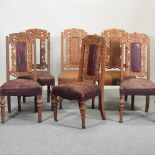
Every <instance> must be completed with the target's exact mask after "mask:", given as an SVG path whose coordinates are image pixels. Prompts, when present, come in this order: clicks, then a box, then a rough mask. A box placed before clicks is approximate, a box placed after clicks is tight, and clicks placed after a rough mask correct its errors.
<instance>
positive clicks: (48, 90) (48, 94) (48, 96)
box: [47, 85, 51, 102]
mask: <svg viewBox="0 0 155 155" xmlns="http://www.w3.org/2000/svg"><path fill="white" fill-rule="evenodd" d="M50 88H51V86H50V85H48V86H47V102H50V91H51V90H50Z"/></svg>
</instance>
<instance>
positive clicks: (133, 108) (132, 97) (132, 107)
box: [131, 95, 135, 110]
mask: <svg viewBox="0 0 155 155" xmlns="http://www.w3.org/2000/svg"><path fill="white" fill-rule="evenodd" d="M134 102H135V96H134V95H131V110H135V105H134Z"/></svg>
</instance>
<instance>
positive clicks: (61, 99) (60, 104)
mask: <svg viewBox="0 0 155 155" xmlns="http://www.w3.org/2000/svg"><path fill="white" fill-rule="evenodd" d="M62 101H63V98H62V97H59V109H62Z"/></svg>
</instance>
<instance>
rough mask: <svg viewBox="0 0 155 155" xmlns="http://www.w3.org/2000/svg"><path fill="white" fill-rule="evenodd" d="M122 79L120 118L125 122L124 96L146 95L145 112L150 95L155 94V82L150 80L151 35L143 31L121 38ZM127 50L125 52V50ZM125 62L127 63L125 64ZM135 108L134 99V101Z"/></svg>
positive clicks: (147, 108)
mask: <svg viewBox="0 0 155 155" xmlns="http://www.w3.org/2000/svg"><path fill="white" fill-rule="evenodd" d="M121 42H122V43H121V44H122V45H121V46H122V47H123V48H122V51H121V56H122V58H124V57H125V58H124V59H122V60H121V79H122V82H121V84H120V103H119V113H120V120H119V122H120V123H122V122H123V113H124V106H125V101H124V96H125V95H132V96H133V98H134V96H135V95H141V96H146V107H145V112H148V110H149V100H150V95H155V83H153V82H152V81H150V41H149V37H148V36H147V35H145V34H142V33H132V34H129V35H128V36H127V37H126V38H122V40H121ZM124 51H125V52H124ZM124 64H125V65H124ZM125 76H126V77H129V76H135V77H136V78H129V79H123V77H125ZM131 107H132V109H134V101H132V106H131Z"/></svg>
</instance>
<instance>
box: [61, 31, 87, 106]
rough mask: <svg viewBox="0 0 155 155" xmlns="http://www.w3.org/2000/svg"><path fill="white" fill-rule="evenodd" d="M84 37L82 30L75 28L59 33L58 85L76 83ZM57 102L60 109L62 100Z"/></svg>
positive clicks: (84, 33)
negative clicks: (59, 70) (59, 69)
mask: <svg viewBox="0 0 155 155" xmlns="http://www.w3.org/2000/svg"><path fill="white" fill-rule="evenodd" d="M86 35H87V33H86V32H85V31H84V30H83V29H77V28H72V29H66V30H64V32H62V33H61V73H60V74H59V76H58V84H64V83H70V82H77V81H78V72H79V61H80V50H81V44H82V38H84V37H85V36H86ZM59 102H60V103H59V108H60V109H62V98H60V99H59Z"/></svg>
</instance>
